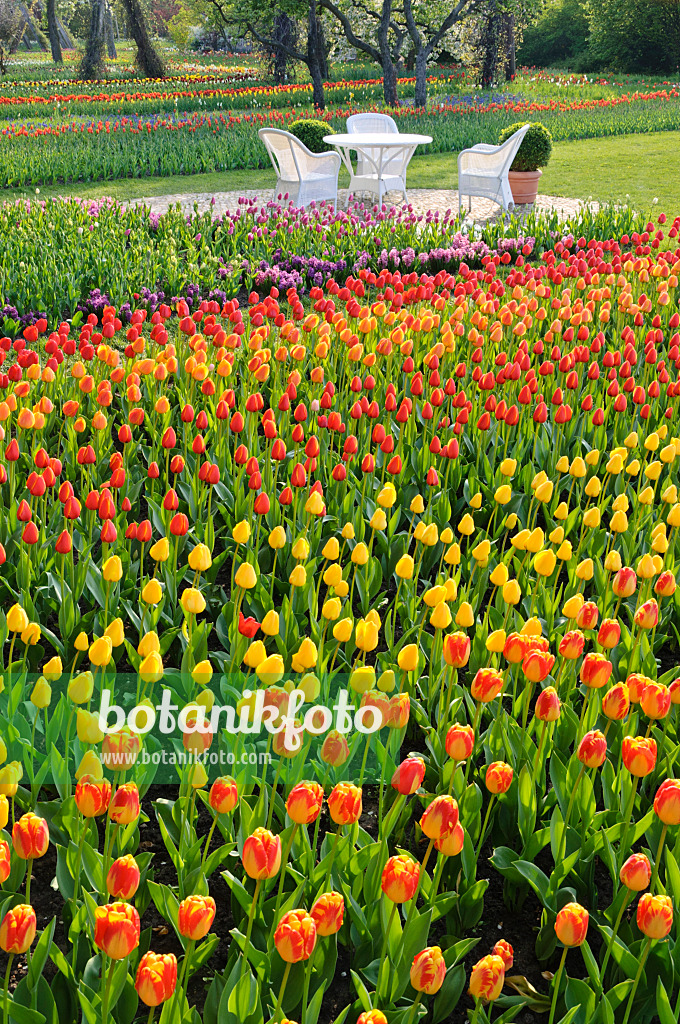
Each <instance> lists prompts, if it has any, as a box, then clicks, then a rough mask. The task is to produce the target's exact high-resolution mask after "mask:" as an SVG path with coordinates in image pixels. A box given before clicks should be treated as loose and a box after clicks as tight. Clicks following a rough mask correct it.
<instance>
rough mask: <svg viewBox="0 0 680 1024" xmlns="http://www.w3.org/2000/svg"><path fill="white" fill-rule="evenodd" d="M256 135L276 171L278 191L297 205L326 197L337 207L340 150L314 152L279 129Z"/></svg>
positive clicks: (259, 132) (268, 129)
mask: <svg viewBox="0 0 680 1024" xmlns="http://www.w3.org/2000/svg"><path fill="white" fill-rule="evenodd" d="M257 134H258V135H259V137H260V138H261V139H262V141H263V143H264V144H265V146H266V149H267V152H268V153H269V159H270V160H271V162H272V166H273V168H274V170H275V171H276V178H277V181H276V192H277V193H279V192H281V193H284V194H285V193H286V192H287V193H288V194H289V196H290V198H291V200H292V201H293V203H294V204H295V205H296V206H309V204H310V203H312V202H317V203H320V202H323V201H324V200H327V201H328V200H330V201H331V202H332V203H333V204H334V205H335V206H337V202H338V174H339V173H340V164H341V163H342V161H341V159H340V156H339V155H338V154H337V153H334V152H330V153H312V152H311V150H309V149H307V147H306V146H305V145H304V144H303V143H302V142H300V140H299V139H298V138H296V137H295V135H291V133H290V132H284V131H281V130H280V129H278V128H260V130H259V131H258V133H257Z"/></svg>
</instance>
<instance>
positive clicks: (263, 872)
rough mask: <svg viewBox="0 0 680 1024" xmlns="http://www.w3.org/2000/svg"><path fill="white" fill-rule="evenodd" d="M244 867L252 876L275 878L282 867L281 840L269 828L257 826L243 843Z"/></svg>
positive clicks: (259, 878) (261, 878) (242, 857)
mask: <svg viewBox="0 0 680 1024" xmlns="http://www.w3.org/2000/svg"><path fill="white" fill-rule="evenodd" d="M241 860H242V861H243V867H244V868H245V872H246V874H247V875H249V876H250V878H255V879H256V880H263V879H265V878H273V877H274V875H275V874H276V873H277V872H278V870H279V868H280V867H281V840H280V838H279V837H278V836H275V835H274V834H273V833H272V832H270V831H269V829H266V828H256V829H255V831H254V832H253V834H252V835H250V836H248V838H247V839H246V841H245V842H244V844H243V853H242V854H241Z"/></svg>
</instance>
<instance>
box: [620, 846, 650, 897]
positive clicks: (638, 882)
mask: <svg viewBox="0 0 680 1024" xmlns="http://www.w3.org/2000/svg"><path fill="white" fill-rule="evenodd" d="M651 877H652V865H651V864H650V863H649V858H648V857H645V855H644V853H631V855H630V857H629V858H628V860H627V861H626V862H625V863H624V864H623V865H622V866H621V870H620V871H619V878H620V879H621V884H622V885H625V887H626V888H627V889H631V890H632V891H633V892H642V890H643V889H646V888H647V886H648V885H649V882H650V879H651Z"/></svg>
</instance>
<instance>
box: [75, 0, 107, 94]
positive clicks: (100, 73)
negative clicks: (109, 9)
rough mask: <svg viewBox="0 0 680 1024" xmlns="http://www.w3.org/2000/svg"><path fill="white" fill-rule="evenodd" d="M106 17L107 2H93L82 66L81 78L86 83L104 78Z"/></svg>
mask: <svg viewBox="0 0 680 1024" xmlns="http://www.w3.org/2000/svg"><path fill="white" fill-rule="evenodd" d="M104 16H105V0H91V7H90V31H89V32H88V34H87V42H86V44H85V54H84V56H83V59H82V62H81V65H80V77H81V78H83V79H85V80H86V81H90V82H91V81H93V80H96V79H101V78H104V77H105V75H106V67H105V65H104Z"/></svg>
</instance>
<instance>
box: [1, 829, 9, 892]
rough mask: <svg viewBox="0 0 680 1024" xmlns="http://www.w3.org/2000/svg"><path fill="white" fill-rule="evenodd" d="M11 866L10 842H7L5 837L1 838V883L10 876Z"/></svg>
mask: <svg viewBox="0 0 680 1024" xmlns="http://www.w3.org/2000/svg"><path fill="white" fill-rule="evenodd" d="M11 867H12V864H11V861H10V854H9V843H7V842H5V840H4V839H0V885H2V884H3V882H6V881H7V879H8V878H9V873H10V870H11Z"/></svg>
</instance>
